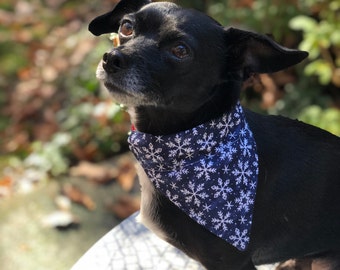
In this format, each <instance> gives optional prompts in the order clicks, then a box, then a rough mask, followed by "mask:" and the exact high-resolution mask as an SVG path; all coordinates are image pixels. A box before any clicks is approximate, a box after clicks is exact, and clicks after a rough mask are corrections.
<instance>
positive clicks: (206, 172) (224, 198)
mask: <svg viewBox="0 0 340 270" xmlns="http://www.w3.org/2000/svg"><path fill="white" fill-rule="evenodd" d="M128 141H129V143H130V149H131V150H132V152H133V153H134V155H135V156H136V158H137V160H138V161H139V162H140V163H141V165H142V167H143V168H144V170H145V172H146V174H147V175H148V177H149V178H150V180H151V182H152V183H153V185H154V186H155V188H156V189H158V190H159V191H161V192H162V193H163V194H164V195H165V196H166V197H167V198H168V199H169V200H170V201H172V202H173V203H174V204H175V205H176V206H177V207H179V208H180V209H181V210H182V211H184V212H185V213H186V214H187V215H188V216H190V217H191V218H192V219H193V220H195V221H196V222H197V223H198V224H200V225H202V226H204V227H205V228H206V229H208V230H209V231H210V232H212V233H213V234H215V235H217V236H218V237H220V238H222V239H224V240H225V241H227V242H228V243H230V244H232V245H233V246H235V247H236V248H237V249H239V250H245V249H246V248H247V246H248V244H249V242H250V229H251V224H252V215H253V208H254V200H255V194H256V186H257V176H258V157H257V153H256V144H255V140H254V137H253V134H252V132H251V130H250V129H249V127H248V124H247V122H246V119H245V116H244V113H243V110H242V107H241V105H240V104H237V105H236V106H235V107H234V109H233V110H232V111H231V112H230V113H228V114H224V115H223V116H222V117H220V118H218V119H214V120H211V121H210V122H207V123H205V124H202V125H199V126H197V127H194V128H192V129H190V130H186V131H183V132H179V133H176V134H172V135H165V136H154V135H150V134H146V133H141V132H138V131H132V132H131V135H130V136H129V140H128Z"/></svg>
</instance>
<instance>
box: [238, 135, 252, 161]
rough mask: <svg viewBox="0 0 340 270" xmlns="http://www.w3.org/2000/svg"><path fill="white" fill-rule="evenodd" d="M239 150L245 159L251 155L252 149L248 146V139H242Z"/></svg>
mask: <svg viewBox="0 0 340 270" xmlns="http://www.w3.org/2000/svg"><path fill="white" fill-rule="evenodd" d="M240 148H241V150H242V154H243V156H245V157H246V156H250V155H251V150H252V148H253V147H252V145H251V144H249V142H248V139H246V138H244V139H243V140H241V141H240Z"/></svg>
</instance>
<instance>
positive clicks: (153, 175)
mask: <svg viewBox="0 0 340 270" xmlns="http://www.w3.org/2000/svg"><path fill="white" fill-rule="evenodd" d="M149 172H150V174H149V177H150V179H151V181H152V183H153V184H154V185H155V186H156V187H157V188H159V187H160V184H164V180H162V175H161V174H160V173H158V172H157V171H156V170H155V169H151V170H149Z"/></svg>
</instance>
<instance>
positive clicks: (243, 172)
mask: <svg viewBox="0 0 340 270" xmlns="http://www.w3.org/2000/svg"><path fill="white" fill-rule="evenodd" d="M232 174H233V175H234V176H236V184H238V185H239V184H240V183H243V184H245V185H247V184H248V180H249V178H250V176H251V175H252V174H253V172H252V170H251V168H250V167H249V162H248V161H244V162H242V160H239V161H238V163H237V168H235V169H234V170H233V171H232Z"/></svg>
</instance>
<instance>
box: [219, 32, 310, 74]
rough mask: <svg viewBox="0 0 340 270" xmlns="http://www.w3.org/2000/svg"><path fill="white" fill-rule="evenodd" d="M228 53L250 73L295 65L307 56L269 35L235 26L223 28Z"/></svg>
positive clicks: (265, 71)
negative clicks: (286, 46) (279, 42)
mask: <svg viewBox="0 0 340 270" xmlns="http://www.w3.org/2000/svg"><path fill="white" fill-rule="evenodd" d="M225 38H226V39H225V42H226V44H227V46H228V55H230V57H231V59H232V61H233V60H234V61H235V62H236V63H235V64H236V66H238V67H239V68H242V69H243V72H244V73H245V74H244V76H245V78H246V77H247V75H249V74H250V73H272V72H276V71H279V70H282V69H285V68H287V67H289V66H292V65H296V64H297V63H299V62H301V61H302V60H303V59H305V58H306V57H307V56H308V53H307V52H305V51H299V50H292V49H288V48H285V47H283V46H281V45H279V44H278V43H276V42H275V41H273V40H272V39H270V38H269V37H267V36H265V35H260V34H257V33H253V32H249V31H244V30H240V29H236V28H229V29H226V30H225Z"/></svg>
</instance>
